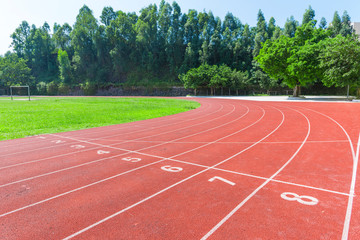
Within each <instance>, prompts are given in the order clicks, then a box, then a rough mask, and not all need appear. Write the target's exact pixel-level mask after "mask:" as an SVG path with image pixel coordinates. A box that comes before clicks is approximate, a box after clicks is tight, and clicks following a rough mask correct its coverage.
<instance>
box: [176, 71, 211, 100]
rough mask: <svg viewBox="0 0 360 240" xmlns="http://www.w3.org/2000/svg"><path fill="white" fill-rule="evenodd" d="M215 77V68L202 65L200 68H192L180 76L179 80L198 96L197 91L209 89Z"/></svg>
mask: <svg viewBox="0 0 360 240" xmlns="http://www.w3.org/2000/svg"><path fill="white" fill-rule="evenodd" d="M213 75H214V73H213V67H211V66H210V65H207V64H202V65H200V67H198V68H192V69H190V70H189V71H187V72H186V73H183V74H180V75H179V79H180V80H181V81H182V82H183V83H184V87H185V88H193V89H194V90H195V95H196V94H197V89H199V88H204V87H208V85H209V83H210V80H211V77H212V76H213Z"/></svg>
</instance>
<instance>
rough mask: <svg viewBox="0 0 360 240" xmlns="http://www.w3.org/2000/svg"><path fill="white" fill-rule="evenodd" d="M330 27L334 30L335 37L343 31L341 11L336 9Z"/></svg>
mask: <svg viewBox="0 0 360 240" xmlns="http://www.w3.org/2000/svg"><path fill="white" fill-rule="evenodd" d="M329 29H330V30H331V31H332V33H333V34H332V36H333V37H335V36H336V35H338V34H340V31H341V18H340V16H339V13H338V12H337V11H335V13H334V17H333V20H332V22H331V25H330V26H329Z"/></svg>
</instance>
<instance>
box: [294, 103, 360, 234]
mask: <svg viewBox="0 0 360 240" xmlns="http://www.w3.org/2000/svg"><path fill="white" fill-rule="evenodd" d="M301 108H303V109H306V110H309V111H312V112H315V113H318V114H320V115H322V116H324V117H326V118H328V119H330V120H331V121H333V122H334V123H335V124H336V125H338V126H339V127H340V128H341V130H342V131H343V132H344V133H345V135H346V138H347V139H348V142H349V145H350V149H351V153H352V157H353V172H352V177H351V185H350V193H349V199H348V205H347V208H346V215H345V220H344V227H343V232H342V237H341V239H342V240H347V239H348V235H349V229H350V221H351V211H352V206H353V199H354V196H355V182H356V172H357V167H358V157H359V156H357V155H358V152H357V153H355V150H354V146H353V143H352V141H351V138H350V136H349V134H348V133H347V131H346V130H345V128H344V127H343V126H342V125H341V124H340V123H338V122H337V121H336V120H335V119H333V118H331V117H330V116H328V115H326V114H324V113H321V112H318V111H316V110H313V109H310V108H305V107H301ZM359 141H360V137H359ZM358 146H359V143H358Z"/></svg>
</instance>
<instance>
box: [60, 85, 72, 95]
mask: <svg viewBox="0 0 360 240" xmlns="http://www.w3.org/2000/svg"><path fill="white" fill-rule="evenodd" d="M69 92H70V87H69V85H67V84H66V83H60V84H59V94H60V95H69Z"/></svg>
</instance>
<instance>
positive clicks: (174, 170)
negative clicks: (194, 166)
mask: <svg viewBox="0 0 360 240" xmlns="http://www.w3.org/2000/svg"><path fill="white" fill-rule="evenodd" d="M161 169H162V170H164V171H167V172H181V171H182V170H183V169H182V168H181V167H172V166H170V165H167V166H163V167H161Z"/></svg>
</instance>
